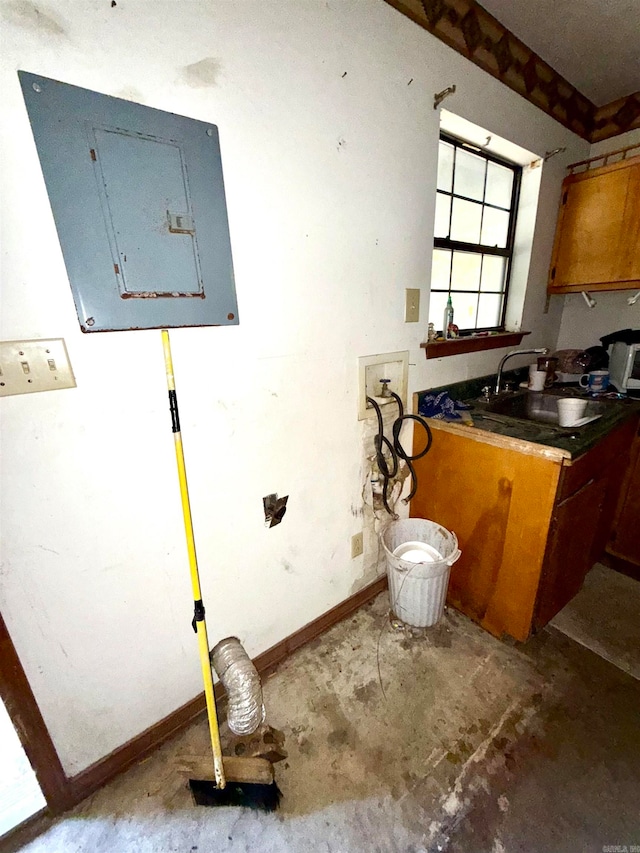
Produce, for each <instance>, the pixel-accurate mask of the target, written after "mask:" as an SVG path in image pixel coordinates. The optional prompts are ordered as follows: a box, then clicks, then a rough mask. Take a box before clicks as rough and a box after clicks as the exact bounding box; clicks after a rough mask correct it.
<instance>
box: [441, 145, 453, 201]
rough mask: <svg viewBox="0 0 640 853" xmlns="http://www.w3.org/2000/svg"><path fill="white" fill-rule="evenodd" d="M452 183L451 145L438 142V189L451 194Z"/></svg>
mask: <svg viewBox="0 0 640 853" xmlns="http://www.w3.org/2000/svg"><path fill="white" fill-rule="evenodd" d="M452 181H453V145H449V143H448V142H442V141H440V145H439V146H438V189H439V190H446V191H447V192H448V193H450V192H451V184H452Z"/></svg>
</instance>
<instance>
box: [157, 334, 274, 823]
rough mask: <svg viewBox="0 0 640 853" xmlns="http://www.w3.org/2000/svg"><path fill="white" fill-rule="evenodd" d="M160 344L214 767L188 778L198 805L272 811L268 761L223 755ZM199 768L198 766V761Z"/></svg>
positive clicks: (167, 358)
mask: <svg viewBox="0 0 640 853" xmlns="http://www.w3.org/2000/svg"><path fill="white" fill-rule="evenodd" d="M162 346H163V348H164V363H165V369H166V374H167V387H168V389H169V409H170V412H171V427H172V430H173V439H174V443H175V449H176V462H177V465H178V481H179V483H180V498H181V501H182V515H183V518H184V530H185V534H186V539H187V553H188V557H189V569H190V573H191V586H192V589H193V601H194V613H193V622H192V623H191V624H192V627H193V630H194V631H195V632H196V634H197V637H198V650H199V653H200V664H201V667H202V679H203V681H204V695H205V700H206V705H207V717H208V720H209V735H210V739H211V752H212V757H213V764H212V765H211V764H207V769H206V771H205V772H208V773H209V775H210V771H211V768H213V778H212V779H211V778H206V779H191V778H190V779H189V787H190V788H191V793H192V795H193V798H194V800H195V802H196V803H197V805H201V806H248V807H250V808H254V809H262V810H263V811H274V810H275V809H277V807H278V804H279V802H280V790H279V788H278V786H277V785H276V783H275V781H274V778H273V765H272V764H271V762H270V761H268V760H267V759H266V758H236V757H230V756H224V757H223V755H222V746H221V743H220V730H219V727H218V716H217V712H216V700H215V694H214V692H213V676H212V674H211V663H210V660H209V640H208V638H207V624H206V621H205V611H204V604H203V603H202V593H201V591H200V575H199V572H198V560H197V557H196V545H195V539H194V536H193V523H192V520H191V507H190V504H189V490H188V487H187V472H186V467H185V462H184V452H183V449H182V436H181V433H180V417H179V415H178V399H177V396H176V385H175V380H174V376H173V360H172V358H171V342H170V340H169V332H168V331H167V330H166V329H163V331H162ZM197 763H198V765H199V768H200V769H201V768H202V766H203V765H202V764H201V763H200V762H197Z"/></svg>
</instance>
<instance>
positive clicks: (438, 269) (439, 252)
mask: <svg viewBox="0 0 640 853" xmlns="http://www.w3.org/2000/svg"><path fill="white" fill-rule="evenodd" d="M450 271H451V252H450V251H448V249H434V250H433V262H432V264H431V289H432V290H449V273H450Z"/></svg>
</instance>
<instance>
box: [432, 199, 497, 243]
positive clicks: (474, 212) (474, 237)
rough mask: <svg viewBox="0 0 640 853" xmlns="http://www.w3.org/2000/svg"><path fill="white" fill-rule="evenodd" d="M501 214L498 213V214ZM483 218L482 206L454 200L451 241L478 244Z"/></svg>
mask: <svg viewBox="0 0 640 853" xmlns="http://www.w3.org/2000/svg"><path fill="white" fill-rule="evenodd" d="M436 210H437V205H436ZM501 212H502V211H498V213H501ZM481 216H482V205H481V204H476V203H475V202H473V201H462V199H459V198H454V200H453V214H452V216H451V239H452V240H460V241H461V242H463V243H478V242H479V241H480V219H481ZM436 236H441V235H436ZM445 236H446V235H445Z"/></svg>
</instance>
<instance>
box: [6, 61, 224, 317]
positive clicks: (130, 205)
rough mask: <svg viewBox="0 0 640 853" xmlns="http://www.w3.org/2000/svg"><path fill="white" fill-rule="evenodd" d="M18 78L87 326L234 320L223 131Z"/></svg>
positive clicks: (54, 84) (74, 89)
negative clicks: (220, 137) (222, 154)
mask: <svg viewBox="0 0 640 853" xmlns="http://www.w3.org/2000/svg"><path fill="white" fill-rule="evenodd" d="M18 74H19V77H20V83H21V86H22V92H23V95H24V99H25V103H26V106H27V112H28V114H29V119H30V121H31V127H32V130H33V135H34V138H35V142H36V147H37V149H38V156H39V158H40V165H41V167H42V172H43V175H44V180H45V184H46V187H47V192H48V194H49V200H50V202H51V209H52V212H53V218H54V220H55V224H56V228H57V231H58V238H59V240H60V245H61V248H62V254H63V256H64V261H65V265H66V268H67V274H68V276H69V281H70V283H71V290H72V291H73V297H74V300H75V303H76V310H77V312H78V319H79V320H80V327H81V329H82V331H83V332H104V331H114V330H127V329H158V328H175V327H179V326H220V325H234V324H237V323H238V307H237V301H236V292H235V284H234V278H233V263H232V258H231V244H230V240H229V225H228V220H227V207H226V201H225V195H224V184H223V179H222V162H221V158H220V145H219V141H218V129H217V128H216V126H215V125H212V124H209V123H207V122H201V121H196V120H195V119H190V118H185V117H184V116H177V115H174V114H173V113H167V112H163V111H161V110H155V109H152V108H150V107H145V106H142V105H140V104H134V103H131V102H129V101H124V100H121V99H120V98H112V97H110V96H108V95H101V94H99V93H97V92H92V91H90V90H88V89H80V88H78V87H77V86H69V85H67V84H66V83H60V82H59V81H57V80H50V79H48V78H46V77H41V76H39V75H36V74H29V73H27V72H25V71H19V72H18Z"/></svg>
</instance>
